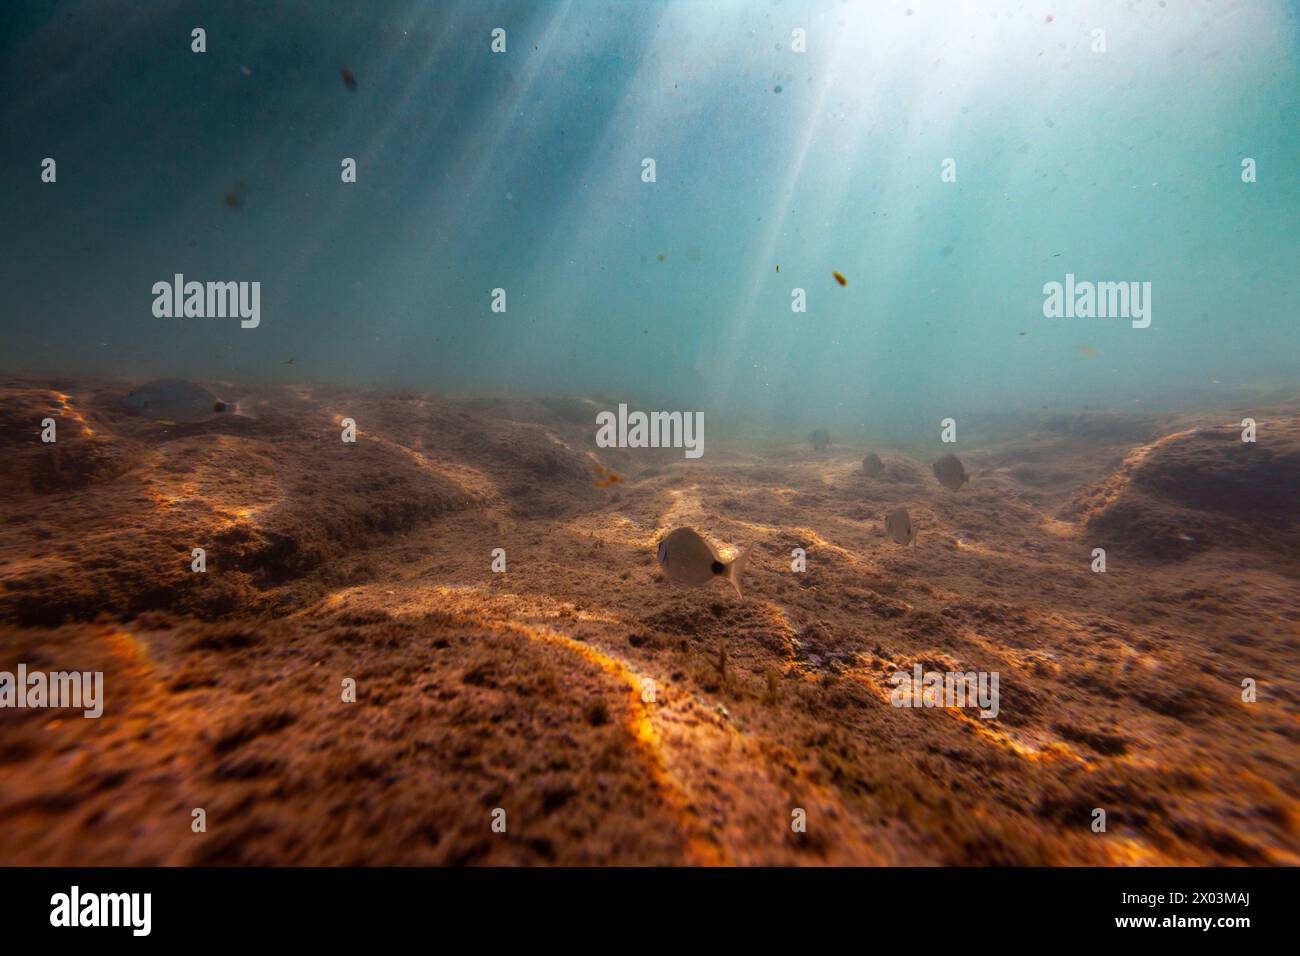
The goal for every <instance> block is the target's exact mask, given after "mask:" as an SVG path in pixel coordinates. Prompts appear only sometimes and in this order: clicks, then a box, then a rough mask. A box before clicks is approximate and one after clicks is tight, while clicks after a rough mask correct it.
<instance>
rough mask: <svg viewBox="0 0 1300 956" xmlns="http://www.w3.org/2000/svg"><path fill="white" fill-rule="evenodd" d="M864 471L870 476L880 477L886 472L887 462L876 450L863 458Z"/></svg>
mask: <svg viewBox="0 0 1300 956" xmlns="http://www.w3.org/2000/svg"><path fill="white" fill-rule="evenodd" d="M862 472H863V474H865V475H866V476H867V477H868V478H879V477H880V476H881V475H883V474H884V473H885V463H884V462H883V461H881V460H880V456H879V455H877V454H876V453H875V452H874V451H873V452H871V453H869V454H868V455H867V457H866V458H864V459H862Z"/></svg>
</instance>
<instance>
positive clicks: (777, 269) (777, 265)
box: [776, 262, 781, 272]
mask: <svg viewBox="0 0 1300 956" xmlns="http://www.w3.org/2000/svg"><path fill="white" fill-rule="evenodd" d="M776 271H777V272H780V271H781V263H779V262H778V263H777V264H776Z"/></svg>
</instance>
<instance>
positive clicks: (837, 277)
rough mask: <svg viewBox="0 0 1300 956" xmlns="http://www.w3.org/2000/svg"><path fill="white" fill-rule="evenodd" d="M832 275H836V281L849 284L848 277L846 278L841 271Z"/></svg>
mask: <svg viewBox="0 0 1300 956" xmlns="http://www.w3.org/2000/svg"><path fill="white" fill-rule="evenodd" d="M831 275H833V276H834V277H835V281H836V282H838V283H839V284H840V285H848V284H849V280H848V279H846V278H844V276H843V275H841V274H840V273H838V272H832V273H831Z"/></svg>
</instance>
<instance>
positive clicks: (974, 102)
mask: <svg viewBox="0 0 1300 956" xmlns="http://www.w3.org/2000/svg"><path fill="white" fill-rule="evenodd" d="M7 16H8V17H9V29H7V30H6V31H5V32H4V34H3V38H2V40H0V42H2V43H3V46H2V48H0V52H2V53H3V56H0V70H3V74H4V87H5V89H6V91H7V95H6V97H5V98H4V102H3V105H0V127H2V128H3V129H4V130H5V131H6V135H5V148H4V150H3V154H0V163H2V169H3V175H0V207H3V209H4V210H5V223H6V229H5V236H6V239H5V254H4V256H3V257H0V281H2V282H3V285H4V289H5V297H6V307H5V309H4V313H3V325H4V335H5V339H6V343H7V344H6V348H5V350H4V357H3V365H4V368H5V370H6V371H8V372H16V373H33V374H37V373H39V374H50V373H55V374H68V375H92V374H93V375H96V376H113V377H152V376H157V375H181V376H188V377H190V378H194V379H198V380H201V381H223V380H224V381H235V382H241V383H258V382H273V383H284V382H309V383H317V384H321V383H340V384H347V385H351V386H357V385H360V386H376V387H381V386H382V387H390V386H395V385H397V386H411V387H417V388H421V389H431V390H444V391H453V392H463V391H473V392H482V393H487V394H502V393H513V394H519V393H521V392H544V393H552V392H565V393H596V394H602V395H604V396H606V397H608V398H609V399H611V400H613V401H618V400H626V401H629V402H631V403H633V404H634V405H636V404H638V403H640V405H641V406H642V407H662V408H672V409H680V410H683V411H703V412H705V413H706V415H707V416H708V421H709V427H710V428H711V429H713V430H714V431H715V432H721V433H726V432H728V431H735V432H741V431H743V430H745V429H751V430H759V431H761V432H762V433H763V434H766V435H772V434H778V435H785V434H789V435H795V436H801V435H803V434H804V433H805V432H806V431H807V430H808V429H811V428H815V427H827V428H829V429H831V430H832V432H833V433H834V434H835V435H836V436H837V437H840V438H843V439H851V438H864V439H865V438H873V437H882V436H889V437H894V438H898V439H904V440H905V439H909V438H913V437H915V436H917V435H918V434H924V435H926V437H932V436H931V435H930V433H931V432H932V431H934V430H935V429H936V428H937V423H938V421H939V420H940V419H941V418H943V417H946V416H954V417H960V416H962V415H965V416H971V415H980V416H984V417H986V418H992V417H994V416H997V415H999V414H1008V413H1015V412H1018V411H1021V410H1032V411H1037V410H1040V409H1043V408H1055V409H1063V410H1073V409H1091V408H1124V409H1129V408H1133V407H1138V408H1141V409H1146V408H1152V407H1167V406H1170V405H1175V404H1177V405H1188V404H1192V405H1196V404H1198V403H1199V404H1206V405H1210V406H1212V405H1213V404H1214V403H1215V402H1216V401H1217V400H1219V399H1220V398H1221V397H1223V396H1230V395H1231V396H1237V395H1241V394H1253V393H1256V392H1259V391H1261V390H1269V389H1275V388H1279V387H1285V386H1289V385H1292V384H1293V383H1294V382H1295V381H1296V375H1297V372H1298V371H1300V350H1297V348H1296V347H1295V346H1296V331H1295V330H1296V327H1297V326H1296V323H1297V319H1298V318H1300V310H1298V309H1297V305H1296V292H1297V282H1296V278H1295V277H1296V274H1297V273H1296V269H1295V263H1296V259H1297V253H1298V252H1300V225H1298V224H1300V179H1298V178H1297V170H1296V157H1297V155H1300V114H1298V113H1297V104H1298V102H1300V70H1298V68H1297V51H1298V50H1300V40H1298V38H1297V26H1298V21H1297V12H1296V7H1295V5H1294V4H1288V3H1283V2H1269V0H1253V2H1249V3H1222V4H1209V3H1200V2H1190V0H1186V2H1184V0H1169V2H1167V3H1161V2H1155V0H1149V2H1140V3H1139V2H1134V3H1109V2H1082V3H1069V4H1060V3H1052V2H1043V3H1038V2H1028V3H978V4H976V3H963V4H961V5H960V9H954V8H953V5H951V4H938V3H925V2H921V0H904V2H899V3H883V2H872V3H840V2H796V0H783V2H764V3H754V2H710V3H707V4H705V3H683V2H677V3H671V2H666V3H652V2H645V3H639V2H618V3H612V4H611V3H598V2H594V0H569V2H552V3H485V2H479V0H475V2H469V3H425V2H406V3H396V2H375V3H370V4H364V5H356V4H345V3H333V4H331V3H321V2H315V0H313V2H311V3H306V2H301V3H282V4H277V5H276V8H275V9H274V10H273V11H268V12H266V13H264V14H260V15H258V14H255V13H254V12H253V11H252V10H251V9H243V8H238V9H230V8H228V6H227V5H225V4H216V3H213V4H206V5H205V4H190V5H187V6H186V7H185V8H183V9H172V8H169V9H166V10H158V11H152V12H149V13H137V12H135V5H134V4H131V3H125V2H96V3H80V4H78V3H66V4H59V5H46V4H34V3H28V4H18V5H15V6H14V7H12V8H11V9H10V10H8V11H7ZM195 28H202V29H203V30H204V31H205V34H204V47H205V50H206V52H195V51H194V49H193V47H194V46H195V41H194V40H193V38H192V31H193V30H194V29H195ZM497 29H500V30H502V31H504V32H503V33H500V34H494V32H493V31H494V30H497ZM494 46H495V48H496V49H495V50H494ZM502 47H504V49H501V48H502ZM46 158H50V159H53V160H54V161H55V163H56V166H55V167H54V169H53V175H54V178H55V181H54V182H47V181H43V180H44V179H46V178H48V176H47V170H46V169H45V167H44V166H43V164H42V161H43V160H45V159H46ZM348 160H353V161H355V182H345V181H344V179H345V178H346V177H347V175H348V169H347V168H345V167H350V165H351V164H349V163H347V161H348ZM836 272H838V273H839V274H840V275H841V276H842V277H843V278H844V280H845V283H846V284H841V283H840V282H839V281H838V280H837V279H836V277H835V276H834V274H833V273H836ZM178 275H180V276H183V277H184V278H183V282H201V283H208V282H238V283H250V284H251V283H253V282H257V283H260V287H259V296H260V298H259V303H258V305H259V310H258V321H257V323H256V327H251V324H250V323H247V322H245V323H241V322H240V321H239V320H238V319H237V318H212V317H203V318H200V317H197V316H194V317H184V315H182V316H181V317H176V316H174V315H173V316H172V317H159V316H158V315H156V314H155V313H156V311H158V310H157V308H156V300H157V297H158V293H156V292H155V291H154V290H155V285H156V284H157V283H164V284H168V285H170V284H172V283H174V282H175V281H176V280H175V277H176V276H178ZM1053 282H1056V283H1060V284H1061V286H1062V293H1063V295H1062V298H1064V297H1065V296H1064V294H1065V293H1066V292H1068V291H1069V288H1075V291H1076V297H1077V295H1082V294H1083V293H1080V292H1078V291H1077V287H1078V286H1082V285H1084V284H1097V299H1098V308H1097V311H1105V310H1106V307H1107V306H1110V311H1111V312H1114V313H1118V314H1117V315H1115V316H1114V317H1107V318H1102V317H1087V316H1077V315H1076V316H1075V317H1060V318H1049V317H1047V316H1046V315H1045V314H1044V310H1045V304H1047V303H1048V301H1049V299H1050V298H1051V295H1050V293H1049V292H1045V287H1047V286H1048V284H1049V283H1053ZM1067 283H1069V284H1070V285H1069V287H1068V288H1067ZM1111 283H1113V284H1115V285H1102V284H1111ZM1076 284H1077V285H1076ZM183 288H184V287H183V285H182V290H183ZM204 289H205V291H206V286H205V287H204ZM497 290H500V291H497ZM1130 292H1131V293H1132V296H1131V297H1130V296H1129V295H1128V294H1129V293H1130ZM167 298H168V299H172V297H171V296H167ZM1123 298H1129V299H1130V301H1128V302H1124V301H1122V299H1123ZM173 302H179V303H180V304H181V310H180V311H181V312H182V313H183V312H184V311H185V309H184V305H183V301H182V300H181V299H179V298H176V299H173ZM1071 304H1074V303H1073V302H1072V303H1071ZM1048 308H1049V309H1050V305H1049V306H1048ZM1085 311H1086V310H1085ZM243 325H250V327H241V326H243ZM611 407H612V406H611Z"/></svg>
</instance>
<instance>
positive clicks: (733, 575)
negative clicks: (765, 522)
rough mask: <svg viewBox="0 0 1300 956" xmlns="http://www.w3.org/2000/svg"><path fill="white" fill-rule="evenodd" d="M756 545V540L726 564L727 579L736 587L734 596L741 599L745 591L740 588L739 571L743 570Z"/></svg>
mask: <svg viewBox="0 0 1300 956" xmlns="http://www.w3.org/2000/svg"><path fill="white" fill-rule="evenodd" d="M756 547H758V542H757V541H755V542H754V543H753V544H751V545H750V546H749V547H748V548H746V549H745V550H744V551H742V552H740V557H738V558H737V559H736V560H735V561H732V562H731V563H730V564H729V565H727V580H728V581H730V582H731V586H732V587H733V588H735V589H736V597H738V598H740V599H742V600H743V599H744V597H745V592H744V591H742V590H741V588H740V573H741V572H742V571H744V570H745V565H746V563H748V561H749V556H750V555H751V554H753V553H754V549H755V548H756Z"/></svg>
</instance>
